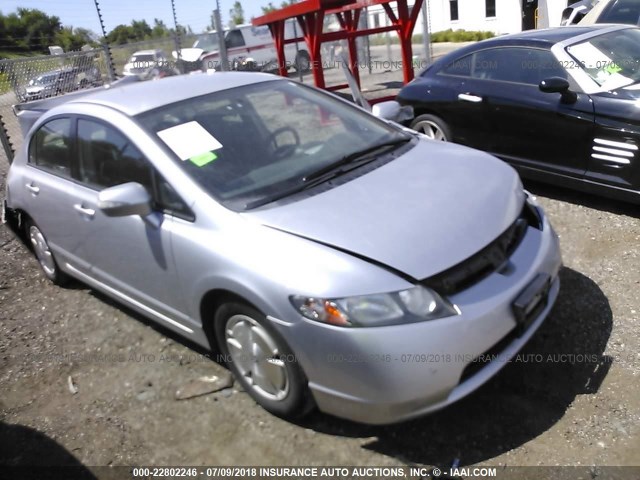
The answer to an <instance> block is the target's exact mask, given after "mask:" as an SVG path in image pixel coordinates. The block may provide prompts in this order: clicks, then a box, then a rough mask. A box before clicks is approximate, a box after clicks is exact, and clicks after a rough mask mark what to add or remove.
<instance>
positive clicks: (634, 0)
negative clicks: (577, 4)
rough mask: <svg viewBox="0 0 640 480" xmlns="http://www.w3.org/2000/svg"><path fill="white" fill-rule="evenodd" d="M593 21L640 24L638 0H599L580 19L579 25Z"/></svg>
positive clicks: (590, 23) (639, 3)
mask: <svg viewBox="0 0 640 480" xmlns="http://www.w3.org/2000/svg"><path fill="white" fill-rule="evenodd" d="M594 23H625V24H629V25H640V0H600V2H599V3H598V4H597V5H596V6H595V7H593V9H591V11H589V12H588V13H587V14H586V15H585V16H584V18H582V19H581V20H580V25H592V24H594Z"/></svg>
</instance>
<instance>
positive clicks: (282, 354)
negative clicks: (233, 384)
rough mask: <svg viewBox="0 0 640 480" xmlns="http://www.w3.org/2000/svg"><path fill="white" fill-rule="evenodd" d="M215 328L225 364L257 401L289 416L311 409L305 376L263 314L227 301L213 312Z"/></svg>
mask: <svg viewBox="0 0 640 480" xmlns="http://www.w3.org/2000/svg"><path fill="white" fill-rule="evenodd" d="M214 328H215V334H216V339H217V343H218V347H219V349H220V352H221V353H222V356H223V358H224V359H225V360H226V363H227V365H228V367H229V368H230V370H231V371H232V372H233V374H234V376H235V378H236V380H237V381H238V382H240V384H241V385H242V387H243V388H244V390H245V391H246V392H247V393H248V394H249V395H251V397H252V398H253V399H254V400H255V401H256V402H257V403H258V404H259V405H261V406H262V407H263V408H264V409H265V410H267V411H269V412H271V413H273V414H274V415H277V416H279V417H288V418H297V417H301V416H303V415H304V414H306V413H307V412H308V411H309V410H310V405H311V403H312V402H311V400H310V395H309V392H308V388H307V379H306V377H305V376H304V373H303V372H302V369H301V368H300V366H299V365H298V363H297V360H296V359H295V357H294V355H293V353H292V352H291V350H290V349H289V347H288V346H287V344H286V343H285V342H284V340H283V339H282V338H281V337H280V335H278V333H277V332H276V331H275V330H274V329H273V327H272V326H271V325H269V323H268V320H267V319H266V318H265V316H264V315H263V314H261V313H260V312H258V311H257V310H256V309H254V308H252V307H249V306H248V305H245V304H243V303H235V302H234V303H226V304H224V305H222V306H221V307H220V308H219V309H218V311H217V312H216V315H215V319H214Z"/></svg>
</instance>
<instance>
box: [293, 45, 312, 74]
mask: <svg viewBox="0 0 640 480" xmlns="http://www.w3.org/2000/svg"><path fill="white" fill-rule="evenodd" d="M295 67H296V71H297V72H308V71H309V69H310V68H311V57H309V52H307V51H306V50H300V51H299V52H298V54H297V55H296V61H295Z"/></svg>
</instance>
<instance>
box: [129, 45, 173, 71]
mask: <svg viewBox="0 0 640 480" xmlns="http://www.w3.org/2000/svg"><path fill="white" fill-rule="evenodd" d="M166 63H168V62H167V57H166V56H165V54H164V52H163V51H162V50H140V51H138V52H135V53H134V54H133V55H131V57H130V58H129V60H127V63H126V64H125V66H124V68H123V70H122V74H123V75H125V76H127V75H144V74H146V73H147V72H148V71H150V70H152V69H153V68H158V67H164V66H165V64H166Z"/></svg>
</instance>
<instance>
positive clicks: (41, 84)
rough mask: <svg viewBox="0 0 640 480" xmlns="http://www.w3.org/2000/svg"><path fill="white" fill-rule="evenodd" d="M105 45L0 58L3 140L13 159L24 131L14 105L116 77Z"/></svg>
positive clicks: (84, 87)
mask: <svg viewBox="0 0 640 480" xmlns="http://www.w3.org/2000/svg"><path fill="white" fill-rule="evenodd" d="M109 65H110V59H109V56H108V51H107V49H106V48H98V49H91V50H85V51H81V52H72V53H65V54H62V55H43V56H38V57H28V58H18V59H9V60H0V142H1V143H2V146H3V149H4V151H5V154H6V156H7V159H8V160H9V161H11V160H12V159H13V152H14V151H16V150H17V149H18V148H20V145H21V143H22V133H21V132H20V126H19V123H18V119H17V118H16V116H15V115H14V113H13V105H15V104H17V103H23V102H29V101H32V100H39V99H44V98H49V97H54V96H58V95H63V94H65V93H68V92H73V91H77V90H81V89H86V88H93V87H97V86H100V85H102V84H103V83H105V82H109V81H111V80H112V79H113V73H112V70H111V69H110V67H109Z"/></svg>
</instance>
